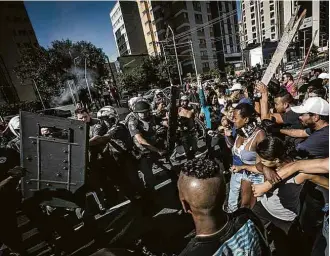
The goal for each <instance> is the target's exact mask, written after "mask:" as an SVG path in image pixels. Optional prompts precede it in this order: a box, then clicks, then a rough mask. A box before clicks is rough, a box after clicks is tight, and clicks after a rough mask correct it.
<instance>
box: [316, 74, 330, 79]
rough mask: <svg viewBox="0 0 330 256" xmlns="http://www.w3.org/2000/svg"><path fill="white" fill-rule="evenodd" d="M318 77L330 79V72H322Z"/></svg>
mask: <svg viewBox="0 0 330 256" xmlns="http://www.w3.org/2000/svg"><path fill="white" fill-rule="evenodd" d="M318 78H321V79H329V74H328V73H321V74H319V76H318Z"/></svg>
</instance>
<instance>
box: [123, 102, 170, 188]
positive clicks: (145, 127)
mask: <svg viewBox="0 0 330 256" xmlns="http://www.w3.org/2000/svg"><path fill="white" fill-rule="evenodd" d="M133 109H134V110H133V112H134V115H131V116H130V118H129V120H128V124H127V125H128V129H129V132H130V134H131V137H132V138H133V142H134V152H136V157H137V159H138V160H139V169H140V174H141V178H142V179H143V183H144V186H145V187H147V188H150V189H154V186H155V185H156V180H155V177H154V175H153V172H152V165H153V159H152V153H157V154H158V155H160V156H163V155H164V154H165V152H164V151H163V150H160V149H158V148H157V147H155V144H156V129H155V128H156V124H155V121H154V117H153V116H152V115H151V111H150V104H149V103H147V102H145V101H138V102H136V103H135V105H134V108H133Z"/></svg>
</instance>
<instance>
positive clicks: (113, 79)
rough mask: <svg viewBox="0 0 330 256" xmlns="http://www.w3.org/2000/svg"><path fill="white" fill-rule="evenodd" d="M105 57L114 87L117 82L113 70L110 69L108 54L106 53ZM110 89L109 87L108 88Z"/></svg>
mask: <svg viewBox="0 0 330 256" xmlns="http://www.w3.org/2000/svg"><path fill="white" fill-rule="evenodd" d="M106 58H107V61H108V65H109V69H110V74H111V78H112V81H113V85H114V86H115V87H117V84H116V80H115V76H114V74H113V71H112V68H111V64H110V60H109V57H108V55H106ZM109 89H110V88H109Z"/></svg>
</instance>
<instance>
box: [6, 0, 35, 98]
mask: <svg viewBox="0 0 330 256" xmlns="http://www.w3.org/2000/svg"><path fill="white" fill-rule="evenodd" d="M31 46H35V47H37V46H38V41H37V38H36V36H35V33H34V30H33V27H32V24H31V22H30V19H29V16H28V14H27V12H26V9H25V6H24V3H23V2H18V1H15V2H0V103H7V104H11V103H16V102H19V101H33V100H35V99H36V95H35V92H34V86H33V84H32V81H29V80H27V81H24V82H23V83H22V82H21V81H20V80H19V79H18V78H17V76H16V74H15V72H14V69H15V67H16V66H17V64H18V61H19V59H20V56H21V51H22V49H24V48H25V47H31Z"/></svg>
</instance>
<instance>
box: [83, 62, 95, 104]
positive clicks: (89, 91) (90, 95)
mask: <svg viewBox="0 0 330 256" xmlns="http://www.w3.org/2000/svg"><path fill="white" fill-rule="evenodd" d="M85 81H86V85H87V90H88V93H89V97H90V98H91V103H93V98H92V94H91V90H90V88H89V84H88V80H87V59H86V58H85Z"/></svg>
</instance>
